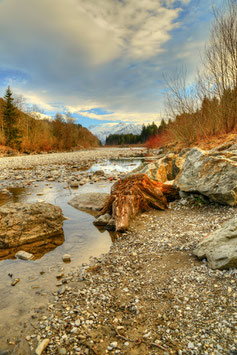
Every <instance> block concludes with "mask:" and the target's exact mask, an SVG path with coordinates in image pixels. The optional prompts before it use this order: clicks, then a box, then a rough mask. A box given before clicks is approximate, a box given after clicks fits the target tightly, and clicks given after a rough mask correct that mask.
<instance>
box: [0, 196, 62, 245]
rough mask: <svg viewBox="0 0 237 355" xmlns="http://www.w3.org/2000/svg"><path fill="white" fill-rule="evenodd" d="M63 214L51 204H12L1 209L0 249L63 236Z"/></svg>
mask: <svg viewBox="0 0 237 355" xmlns="http://www.w3.org/2000/svg"><path fill="white" fill-rule="evenodd" d="M63 219H64V217H63V214H62V210H61V208H60V207H58V206H54V205H51V204H50V203H45V202H37V203H12V204H9V205H8V206H3V207H1V208H0V249H6V248H17V247H19V246H21V245H24V244H29V243H33V242H35V241H39V240H44V239H49V238H52V237H55V236H58V235H60V234H63V228H62V226H63Z"/></svg>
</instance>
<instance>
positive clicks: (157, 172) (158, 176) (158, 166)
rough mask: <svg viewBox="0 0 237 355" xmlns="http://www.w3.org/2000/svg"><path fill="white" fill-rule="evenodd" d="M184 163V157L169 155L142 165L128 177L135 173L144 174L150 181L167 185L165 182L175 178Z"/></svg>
mask: <svg viewBox="0 0 237 355" xmlns="http://www.w3.org/2000/svg"><path fill="white" fill-rule="evenodd" d="M184 161H185V157H184V156H179V155H177V154H174V153H170V154H167V155H166V156H165V157H162V158H160V159H158V160H156V161H153V162H152V163H147V162H145V163H143V164H142V165H141V166H139V167H138V168H137V169H135V170H133V171H132V172H131V173H130V174H129V175H133V174H135V173H136V174H146V175H147V176H148V177H149V178H150V179H152V180H155V181H158V182H163V183H167V181H172V180H174V179H175V178H176V176H177V175H178V173H179V172H180V170H181V169H182V167H183V164H184Z"/></svg>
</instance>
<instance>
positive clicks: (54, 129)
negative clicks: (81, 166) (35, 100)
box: [0, 87, 100, 152]
mask: <svg viewBox="0 0 237 355" xmlns="http://www.w3.org/2000/svg"><path fill="white" fill-rule="evenodd" d="M16 106H17V103H16V102H15V99H14V97H13V92H12V91H11V88H10V87H8V88H7V90H6V94H5V96H4V99H0V144H1V145H4V146H8V147H11V148H14V149H17V150H20V151H29V152H31V151H52V150H55V151H63V150H71V149H74V148H81V147H85V148H88V147H93V146H99V144H100V143H99V140H98V139H97V138H96V137H95V136H94V135H93V134H92V133H91V132H89V131H88V130H87V129H86V128H85V127H82V126H81V125H80V124H77V123H75V121H74V119H72V118H71V117H70V116H68V117H64V116H63V115H61V114H59V113H58V114H56V117H55V119H54V120H42V119H39V117H37V115H34V116H32V115H30V114H29V113H28V114H27V113H25V112H23V111H22V110H19V109H18V108H17V107H16Z"/></svg>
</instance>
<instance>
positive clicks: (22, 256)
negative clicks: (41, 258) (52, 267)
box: [15, 250, 34, 260]
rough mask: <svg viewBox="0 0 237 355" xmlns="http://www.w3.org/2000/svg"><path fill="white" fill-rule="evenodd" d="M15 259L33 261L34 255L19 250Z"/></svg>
mask: <svg viewBox="0 0 237 355" xmlns="http://www.w3.org/2000/svg"><path fill="white" fill-rule="evenodd" d="M15 257H16V258H17V259H21V260H31V259H33V257H34V255H33V254H31V253H27V252H26V251H24V250H19V251H18V252H17V253H16V254H15Z"/></svg>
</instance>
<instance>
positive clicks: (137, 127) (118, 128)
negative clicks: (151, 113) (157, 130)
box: [89, 122, 142, 144]
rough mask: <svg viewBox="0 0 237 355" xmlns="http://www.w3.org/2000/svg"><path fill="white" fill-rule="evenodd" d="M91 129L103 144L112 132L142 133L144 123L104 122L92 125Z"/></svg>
mask: <svg viewBox="0 0 237 355" xmlns="http://www.w3.org/2000/svg"><path fill="white" fill-rule="evenodd" d="M89 130H90V131H91V132H92V133H93V134H94V135H95V136H97V137H98V138H99V140H100V141H101V143H102V144H104V143H105V140H106V137H108V136H109V135H110V134H129V133H133V134H140V133H141V131H142V125H141V124H136V123H125V122H119V123H117V124H113V123H104V124H102V125H101V126H90V127H89Z"/></svg>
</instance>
